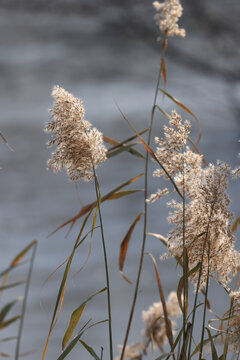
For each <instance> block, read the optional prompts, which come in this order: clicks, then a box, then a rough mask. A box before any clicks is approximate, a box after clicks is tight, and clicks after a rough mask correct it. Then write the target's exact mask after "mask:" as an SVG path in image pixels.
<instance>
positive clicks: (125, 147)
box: [107, 142, 145, 159]
mask: <svg viewBox="0 0 240 360" xmlns="http://www.w3.org/2000/svg"><path fill="white" fill-rule="evenodd" d="M135 145H139V142H136V143H132V144H130V145H122V146H121V148H120V149H117V150H115V151H112V152H108V153H107V158H108V159H110V158H112V157H114V156H116V155H118V154H121V153H122V152H123V151H127V152H129V153H130V154H132V155H135V156H137V157H139V158H140V159H145V156H144V155H143V154H142V153H140V151H137V150H136V149H134V148H133V146H135Z"/></svg>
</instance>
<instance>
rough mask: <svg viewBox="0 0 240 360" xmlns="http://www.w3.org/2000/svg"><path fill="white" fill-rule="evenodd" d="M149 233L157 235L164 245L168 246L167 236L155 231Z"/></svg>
mask: <svg viewBox="0 0 240 360" xmlns="http://www.w3.org/2000/svg"><path fill="white" fill-rule="evenodd" d="M147 235H152V236H155V237H156V238H158V239H160V240H161V242H162V243H163V245H165V246H167V238H165V237H164V236H163V235H160V234H155V233H147Z"/></svg>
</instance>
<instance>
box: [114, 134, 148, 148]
mask: <svg viewBox="0 0 240 360" xmlns="http://www.w3.org/2000/svg"><path fill="white" fill-rule="evenodd" d="M147 131H149V129H144V130H142V131H140V132H139V135H142V134H145V133H146V132H147ZM136 138H137V135H134V136H131V137H129V138H127V139H126V140H123V141H121V142H118V141H116V144H115V145H114V146H113V147H112V148H110V149H109V150H108V152H110V151H113V150H116V149H117V148H119V147H122V146H123V145H125V144H127V143H128V142H130V141H132V140H135V139H136Z"/></svg>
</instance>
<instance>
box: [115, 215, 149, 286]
mask: <svg viewBox="0 0 240 360" xmlns="http://www.w3.org/2000/svg"><path fill="white" fill-rule="evenodd" d="M142 214H143V213H140V214H138V216H137V217H136V219H135V220H134V221H133V223H132V225H131V226H130V228H129V230H128V232H127V234H126V236H125V237H124V239H123V241H122V242H121V245H120V253H119V261H118V264H119V270H120V274H121V275H122V277H123V278H124V280H126V281H127V282H128V283H129V284H132V281H131V280H129V279H128V278H127V277H126V276H125V275H124V273H123V267H124V263H125V259H126V256H127V250H128V245H129V242H130V239H131V236H132V232H133V230H134V228H135V226H136V224H137V222H138V221H139V220H140V219H141V216H142Z"/></svg>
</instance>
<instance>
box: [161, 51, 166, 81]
mask: <svg viewBox="0 0 240 360" xmlns="http://www.w3.org/2000/svg"><path fill="white" fill-rule="evenodd" d="M161 74H162V77H163V82H164V87H166V85H167V68H166V62H165V60H164V58H162V60H161Z"/></svg>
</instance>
